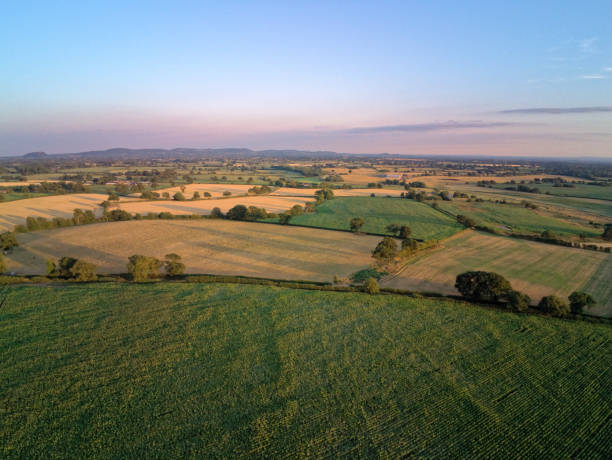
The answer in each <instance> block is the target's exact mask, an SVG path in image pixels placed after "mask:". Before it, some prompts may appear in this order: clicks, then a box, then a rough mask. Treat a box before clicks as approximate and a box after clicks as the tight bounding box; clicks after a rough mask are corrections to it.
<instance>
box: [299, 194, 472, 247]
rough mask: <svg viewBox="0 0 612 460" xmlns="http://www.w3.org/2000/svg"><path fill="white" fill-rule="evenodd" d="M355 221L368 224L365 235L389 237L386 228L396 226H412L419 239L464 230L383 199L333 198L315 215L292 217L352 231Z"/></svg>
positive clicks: (424, 210)
mask: <svg viewBox="0 0 612 460" xmlns="http://www.w3.org/2000/svg"><path fill="white" fill-rule="evenodd" d="M381 193H383V192H381ZM353 217H361V218H363V219H364V220H365V224H364V226H363V227H362V228H361V231H363V232H370V233H388V232H387V230H386V227H387V225H389V224H392V223H397V224H402V225H409V226H410V227H411V228H412V236H413V237H414V238H420V239H442V238H446V237H448V236H450V235H453V234H454V233H457V232H458V231H460V230H461V229H462V228H463V227H461V226H460V225H459V224H457V223H456V222H455V220H454V219H452V218H450V217H448V216H445V215H444V214H442V213H440V212H438V211H436V210H435V209H432V208H431V207H430V206H428V205H426V204H423V203H419V202H416V201H412V200H403V199H399V198H383V197H346V198H334V199H333V200H329V201H326V202H324V203H323V204H321V205H319V206H317V210H316V212H314V213H310V214H303V215H301V216H295V217H293V218H292V219H291V223H292V224H295V225H306V226H312V227H322V228H330V229H336V230H349V229H350V221H351V219H352V218H353Z"/></svg>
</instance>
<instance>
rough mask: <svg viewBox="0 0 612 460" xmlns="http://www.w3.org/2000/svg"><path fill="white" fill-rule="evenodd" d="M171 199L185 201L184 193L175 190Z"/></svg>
mask: <svg viewBox="0 0 612 460" xmlns="http://www.w3.org/2000/svg"><path fill="white" fill-rule="evenodd" d="M172 199H173V200H174V201H185V195H183V194H182V193H181V192H176V193H175V194H174V196H173V197H172Z"/></svg>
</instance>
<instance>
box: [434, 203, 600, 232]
mask: <svg viewBox="0 0 612 460" xmlns="http://www.w3.org/2000/svg"><path fill="white" fill-rule="evenodd" d="M439 206H440V209H442V210H444V211H447V212H450V213H451V214H453V215H458V214H463V215H464V216H468V217H471V218H472V219H474V220H475V221H476V223H477V224H478V225H486V226H489V227H492V228H493V229H495V230H497V231H499V232H510V231H514V232H519V233H526V232H528V233H538V234H540V233H542V232H543V231H545V230H550V231H551V232H553V233H555V234H558V235H570V236H574V235H580V234H581V233H583V234H585V235H586V236H590V237H597V236H600V235H601V230H600V229H597V228H593V227H590V226H582V225H577V224H573V223H571V222H567V221H565V220H561V219H556V218H554V217H550V216H547V215H543V214H541V213H540V212H539V211H538V210H533V209H529V208H525V207H523V206H521V205H518V204H500V203H492V202H488V201H483V202H476V201H470V202H467V201H465V200H454V201H442V202H440V203H439Z"/></svg>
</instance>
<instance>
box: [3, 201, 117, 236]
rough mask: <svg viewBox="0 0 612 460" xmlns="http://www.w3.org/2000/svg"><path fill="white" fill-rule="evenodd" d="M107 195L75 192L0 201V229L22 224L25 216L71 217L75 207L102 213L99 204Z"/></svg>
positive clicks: (4, 229)
mask: <svg viewBox="0 0 612 460" xmlns="http://www.w3.org/2000/svg"><path fill="white" fill-rule="evenodd" d="M107 198H108V195H102V194H98V193H76V194H69V195H53V196H42V197H39V198H27V199H24V200H15V201H7V202H6V203H0V231H6V230H12V229H13V227H14V226H15V225H18V224H23V223H24V222H25V219H26V217H29V216H34V217H45V218H48V219H50V218H53V217H72V213H73V211H74V209H75V208H81V209H82V210H84V211H86V210H94V211H96V214H97V215H100V214H101V213H102V208H100V206H99V204H100V203H101V202H102V201H104V200H106V199H107Z"/></svg>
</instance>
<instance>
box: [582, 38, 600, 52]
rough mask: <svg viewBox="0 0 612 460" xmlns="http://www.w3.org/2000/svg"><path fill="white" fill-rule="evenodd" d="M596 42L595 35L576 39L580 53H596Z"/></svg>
mask: <svg viewBox="0 0 612 460" xmlns="http://www.w3.org/2000/svg"><path fill="white" fill-rule="evenodd" d="M596 42H597V38H595V37H591V38H583V39H582V40H579V41H578V48H579V49H580V52H581V53H584V54H594V53H597V47H596V45H595V43H596Z"/></svg>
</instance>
